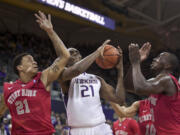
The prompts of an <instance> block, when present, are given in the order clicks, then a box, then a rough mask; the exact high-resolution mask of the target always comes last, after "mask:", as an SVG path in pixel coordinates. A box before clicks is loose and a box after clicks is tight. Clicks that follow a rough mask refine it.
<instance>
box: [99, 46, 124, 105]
mask: <svg viewBox="0 0 180 135" xmlns="http://www.w3.org/2000/svg"><path fill="white" fill-rule="evenodd" d="M118 50H119V53H120V58H119V63H118V65H117V66H116V68H117V70H118V82H117V86H116V89H114V88H113V87H112V86H111V85H109V84H107V83H106V82H105V80H104V79H102V78H101V77H99V79H100V81H101V90H100V94H101V97H102V98H104V99H105V100H108V101H111V102H115V103H117V104H120V105H122V104H123V103H124V101H125V90H124V84H123V56H122V50H121V48H120V47H118Z"/></svg>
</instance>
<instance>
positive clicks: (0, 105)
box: [0, 94, 8, 117]
mask: <svg viewBox="0 0 180 135" xmlns="http://www.w3.org/2000/svg"><path fill="white" fill-rule="evenodd" d="M7 110H8V108H7V106H6V104H5V102H4V96H3V94H0V117H2V116H3V115H4V113H5V112H6V111H7Z"/></svg>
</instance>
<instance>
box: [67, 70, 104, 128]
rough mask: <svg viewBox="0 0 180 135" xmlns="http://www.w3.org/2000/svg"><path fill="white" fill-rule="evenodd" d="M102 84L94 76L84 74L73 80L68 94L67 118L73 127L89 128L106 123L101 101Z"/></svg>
mask: <svg viewBox="0 0 180 135" xmlns="http://www.w3.org/2000/svg"><path fill="white" fill-rule="evenodd" d="M100 87H101V82H100V81H99V79H98V78H97V77H96V76H95V75H92V74H87V73H83V74H81V75H79V76H77V77H75V78H73V79H72V81H71V84H70V89H69V92H68V103H67V116H68V124H69V126H71V127H89V126H96V125H98V124H101V123H104V122H105V121H106V120H105V116H104V113H103V110H102V106H101V101H100V95H99V92H100Z"/></svg>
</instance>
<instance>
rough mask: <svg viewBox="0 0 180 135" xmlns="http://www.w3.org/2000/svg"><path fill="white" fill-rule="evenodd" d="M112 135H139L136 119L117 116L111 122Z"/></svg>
mask: <svg viewBox="0 0 180 135" xmlns="http://www.w3.org/2000/svg"><path fill="white" fill-rule="evenodd" d="M113 134H114V135H140V131H139V125H138V123H137V122H136V120H134V119H132V118H127V117H119V118H118V120H117V121H115V122H114V123H113Z"/></svg>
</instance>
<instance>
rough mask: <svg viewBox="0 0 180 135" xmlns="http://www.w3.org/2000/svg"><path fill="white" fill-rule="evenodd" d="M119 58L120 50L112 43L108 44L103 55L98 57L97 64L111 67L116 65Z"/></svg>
mask: <svg viewBox="0 0 180 135" xmlns="http://www.w3.org/2000/svg"><path fill="white" fill-rule="evenodd" d="M118 60H119V51H118V50H117V49H116V48H115V47H114V46H112V45H106V46H105V48H104V52H103V57H101V56H100V57H98V58H97V59H96V64H97V65H98V66H99V67H100V68H102V69H111V68H113V67H115V66H116V65H117V63H118Z"/></svg>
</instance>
